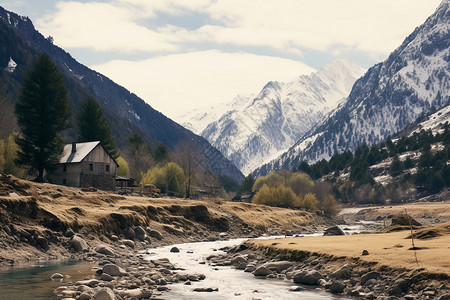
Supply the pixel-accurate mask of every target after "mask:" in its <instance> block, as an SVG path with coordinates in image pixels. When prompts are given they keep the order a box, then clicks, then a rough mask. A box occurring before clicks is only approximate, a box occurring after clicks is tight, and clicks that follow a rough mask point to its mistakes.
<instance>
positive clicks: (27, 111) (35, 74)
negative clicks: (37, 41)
mask: <svg viewBox="0 0 450 300" xmlns="http://www.w3.org/2000/svg"><path fill="white" fill-rule="evenodd" d="M15 113H16V115H17V122H18V124H19V126H20V130H21V134H20V135H19V136H18V137H17V138H16V143H17V145H18V146H19V151H18V153H17V155H18V156H17V159H16V163H18V164H19V165H23V166H29V167H31V168H32V169H34V170H37V171H38V177H37V180H38V181H39V182H42V181H43V180H44V170H50V169H52V168H53V167H54V166H55V164H57V163H58V162H59V159H60V157H61V154H62V151H63V148H64V139H63V138H62V136H61V134H60V133H61V131H63V130H64V129H66V128H68V127H69V121H68V118H69V116H70V114H71V108H70V105H69V96H68V93H67V89H66V87H65V85H64V80H63V76H62V74H61V73H60V72H59V70H58V67H57V66H56V65H55V64H54V63H53V62H52V60H51V58H50V57H49V56H48V55H47V54H42V55H41V56H40V57H39V58H38V59H37V61H36V63H35V65H34V67H33V69H31V70H29V71H28V72H27V74H26V75H25V78H24V82H23V85H22V88H21V91H20V95H19V101H18V102H17V103H16V107H15Z"/></svg>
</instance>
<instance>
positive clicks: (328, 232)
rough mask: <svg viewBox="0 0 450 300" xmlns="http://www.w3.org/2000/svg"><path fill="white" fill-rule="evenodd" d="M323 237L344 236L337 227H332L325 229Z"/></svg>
mask: <svg viewBox="0 0 450 300" xmlns="http://www.w3.org/2000/svg"><path fill="white" fill-rule="evenodd" d="M323 235H345V233H344V231H342V229H341V228H339V226H333V227H330V228H327V229H325V231H324V233H323Z"/></svg>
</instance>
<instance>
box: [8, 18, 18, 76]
mask: <svg viewBox="0 0 450 300" xmlns="http://www.w3.org/2000/svg"><path fill="white" fill-rule="evenodd" d="M8 16H9V15H8ZM16 67H17V63H16V62H15V61H14V60H13V59H12V57H10V58H9V62H8V66H6V68H5V70H6V71H7V72H9V73H12V72H14V71H15V70H16Z"/></svg>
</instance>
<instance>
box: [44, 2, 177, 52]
mask: <svg viewBox="0 0 450 300" xmlns="http://www.w3.org/2000/svg"><path fill="white" fill-rule="evenodd" d="M56 8H57V9H58V11H57V13H56V14H54V15H48V16H46V17H45V18H43V19H40V20H38V22H37V25H38V27H39V29H40V30H41V31H43V32H44V33H46V34H49V35H52V36H53V37H54V38H55V41H56V43H57V44H58V45H61V46H63V47H65V48H86V49H92V50H94V51H105V52H112V51H118V52H125V53H135V52H139V51H145V52H153V51H174V50H177V46H176V45H175V44H174V43H173V42H172V41H173V40H174V38H175V37H174V36H172V35H170V34H167V33H160V32H158V31H157V30H149V29H148V28H146V27H144V26H142V25H139V24H138V22H137V21H138V19H137V17H136V15H135V14H134V12H135V10H133V9H129V8H128V7H124V6H120V5H117V4H113V3H99V2H92V3H79V2H59V3H58V4H57V6H56ZM149 17H150V16H149Z"/></svg>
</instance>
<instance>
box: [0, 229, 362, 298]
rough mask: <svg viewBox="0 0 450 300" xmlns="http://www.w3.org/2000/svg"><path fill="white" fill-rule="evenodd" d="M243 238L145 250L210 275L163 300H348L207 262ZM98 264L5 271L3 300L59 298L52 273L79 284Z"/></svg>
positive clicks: (0, 284) (0, 289)
mask: <svg viewBox="0 0 450 300" xmlns="http://www.w3.org/2000/svg"><path fill="white" fill-rule="evenodd" d="M347 229H349V231H350V232H351V231H355V232H357V231H359V228H347ZM272 238H273V237H272ZM244 240H245V239H232V240H228V241H214V242H199V243H185V244H178V245H171V246H165V247H159V248H149V249H147V250H145V251H143V253H146V255H145V257H146V258H147V259H158V258H168V259H169V260H170V262H171V263H173V264H174V265H176V266H177V267H180V268H183V269H185V271H180V272H184V273H189V274H193V273H201V274H204V275H206V279H205V280H202V281H198V282H192V285H184V284H183V283H177V284H171V285H169V286H168V287H169V288H170V291H168V292H165V293H164V294H163V295H162V296H161V297H159V298H158V299H304V300H312V299H346V298H344V297H339V296H335V295H332V294H330V293H326V292H324V291H323V290H321V289H315V288H308V287H304V288H305V290H304V291H300V292H291V291H289V288H290V287H291V286H293V285H294V283H293V282H292V280H289V281H288V280H278V279H260V278H256V277H255V276H253V274H251V273H246V272H244V271H242V270H236V269H233V268H231V267H228V266H227V267H213V266H211V265H209V264H208V263H207V261H206V257H208V256H209V255H211V254H221V253H223V252H222V251H220V250H218V249H220V248H222V247H226V246H235V245H238V244H240V243H241V242H243V241H244ZM173 246H176V247H178V248H179V249H180V252H179V253H172V252H170V249H171V248H172V247H173ZM201 262H205V264H200V263H201ZM94 266H95V264H92V263H85V262H77V263H74V262H59V263H39V264H35V265H29V266H21V267H13V268H8V269H0V300H3V299H5V300H6V299H7V300H24V299H35V300H44V299H46V300H47V299H56V297H55V295H54V294H53V290H54V289H55V288H56V287H58V286H60V285H63V284H64V283H59V282H54V281H52V280H51V279H50V276H51V275H52V274H53V273H56V272H58V273H61V274H64V275H69V278H68V279H65V280H66V281H71V282H75V281H77V280H82V279H84V278H85V277H92V274H93V271H92V267H94ZM197 287H200V288H218V289H219V291H218V292H211V293H207V292H206V293H202V292H193V291H192V290H193V289H194V288H197Z"/></svg>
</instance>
